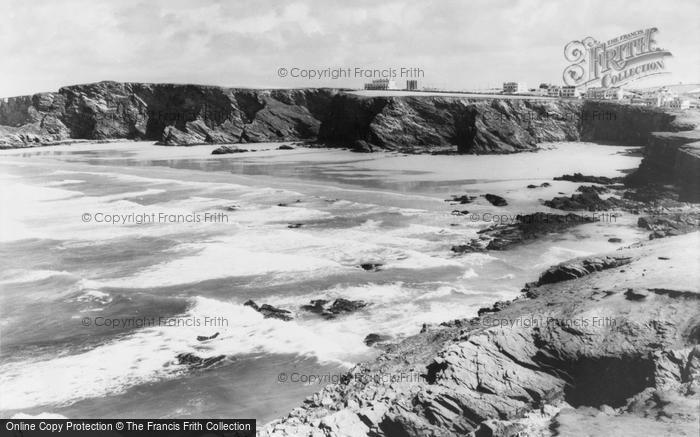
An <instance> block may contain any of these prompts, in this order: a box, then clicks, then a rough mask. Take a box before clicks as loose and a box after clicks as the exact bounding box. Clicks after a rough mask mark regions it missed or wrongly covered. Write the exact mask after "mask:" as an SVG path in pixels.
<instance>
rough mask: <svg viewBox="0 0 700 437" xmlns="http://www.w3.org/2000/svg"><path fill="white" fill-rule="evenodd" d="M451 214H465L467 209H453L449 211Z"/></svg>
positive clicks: (467, 212)
mask: <svg viewBox="0 0 700 437" xmlns="http://www.w3.org/2000/svg"><path fill="white" fill-rule="evenodd" d="M451 214H452V215H466V214H469V211H467V210H466V209H463V210H461V211H458V210H456V209H455V210H453V211H452V212H451Z"/></svg>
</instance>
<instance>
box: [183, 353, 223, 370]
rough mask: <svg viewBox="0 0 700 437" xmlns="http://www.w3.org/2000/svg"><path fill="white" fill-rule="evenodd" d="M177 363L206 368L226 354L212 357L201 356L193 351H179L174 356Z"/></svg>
mask: <svg viewBox="0 0 700 437" xmlns="http://www.w3.org/2000/svg"><path fill="white" fill-rule="evenodd" d="M175 358H177V362H178V363H179V364H182V365H185V366H189V367H191V368H195V369H206V368H208V367H211V366H213V365H214V364H216V363H218V362H219V361H221V360H223V359H224V358H226V355H216V356H214V357H209V358H202V357H199V356H197V355H195V354H193V353H181V354H177V355H176V356H175Z"/></svg>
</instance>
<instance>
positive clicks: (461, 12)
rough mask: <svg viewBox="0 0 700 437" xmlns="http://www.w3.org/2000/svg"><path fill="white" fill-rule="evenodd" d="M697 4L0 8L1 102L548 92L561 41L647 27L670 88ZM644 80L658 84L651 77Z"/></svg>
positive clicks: (25, 0)
mask: <svg viewBox="0 0 700 437" xmlns="http://www.w3.org/2000/svg"><path fill="white" fill-rule="evenodd" d="M699 17H700V1H698V0H673V1H668V0H666V1H662V0H652V1H649V0H628V1H620V0H579V1H568V0H566V1H562V0H547V1H544V0H521V1H518V0H477V1H446V0H440V1H434V2H430V1H425V0H423V1H396V2H392V1H386V2H379V1H377V0H372V1H365V0H360V1H349V0H346V1H333V0H300V1H294V0H292V1H275V2H273V1H262V0H240V1H216V0H196V1H194V0H191V1H184V0H167V1H158V0H148V1H146V0H112V1H103V0H62V1H51V0H0V96H12V95H20V94H31V93H34V92H39V91H55V90H57V89H58V88H59V87H60V86H63V85H70V84H76V83H86V82H96V81H100V80H117V81H134V82H174V83H200V84H214V85H223V86H244V87H313V86H336V87H344V86H361V84H362V83H363V80H361V79H350V80H348V79H342V80H332V79H327V80H307V79H301V78H297V79H295V78H290V77H286V78H281V77H279V74H278V70H279V69H280V68H281V67H284V68H288V69H289V71H291V69H292V68H294V67H297V68H319V69H323V68H327V67H351V68H354V67H360V68H397V69H398V68H401V67H418V68H422V69H423V71H424V73H425V75H424V77H423V78H421V79H420V84H421V85H428V86H437V87H443V88H451V89H464V88H484V87H486V86H489V85H490V86H498V85H499V84H500V83H501V82H503V81H506V80H520V81H525V82H527V84H528V85H529V86H531V87H534V86H537V85H538V84H539V83H540V82H553V83H560V82H561V74H562V70H563V69H564V67H565V66H566V65H567V63H566V61H565V60H564V57H563V48H564V45H565V44H566V43H567V42H569V41H571V40H574V39H581V38H583V37H586V36H592V37H594V38H596V39H598V40H607V39H610V38H613V37H615V36H618V35H620V34H623V33H628V32H631V31H634V30H637V29H642V28H646V27H658V28H659V33H658V35H657V38H656V39H657V42H658V45H659V46H660V47H662V48H665V49H668V50H670V51H671V52H672V53H673V58H672V59H670V60H669V61H668V62H667V68H668V70H670V71H671V72H672V74H669V75H666V76H665V77H664V78H663V80H664V81H668V82H670V83H677V82H679V81H683V82H685V83H688V82H700V18H699ZM656 80H657V81H658V80H659V79H656Z"/></svg>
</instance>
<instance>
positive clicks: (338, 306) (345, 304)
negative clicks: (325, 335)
mask: <svg viewBox="0 0 700 437" xmlns="http://www.w3.org/2000/svg"><path fill="white" fill-rule="evenodd" d="M327 304H328V301H327V300H324V299H316V300H312V301H311V303H310V305H304V306H302V307H301V309H303V310H305V311H310V312H312V313H314V314H320V315H322V316H323V317H325V318H327V319H332V318H334V317H335V316H337V315H339V314H342V313H352V312H355V311H357V310H359V309H362V308H364V307H366V306H367V302H365V301H363V300H349V299H343V298H338V299H336V300H334V301H333V303H332V304H331V305H330V306H326V305H327Z"/></svg>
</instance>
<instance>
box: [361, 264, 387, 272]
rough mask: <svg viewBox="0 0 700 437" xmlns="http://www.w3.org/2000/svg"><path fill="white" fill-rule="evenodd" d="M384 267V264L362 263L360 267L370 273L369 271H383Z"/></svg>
mask: <svg viewBox="0 0 700 437" xmlns="http://www.w3.org/2000/svg"><path fill="white" fill-rule="evenodd" d="M383 265H384V264H382V263H362V264H360V267H362V269H363V270H367V271H368V272H369V271H371V272H377V271H379V270H381V267H382V266H383Z"/></svg>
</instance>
